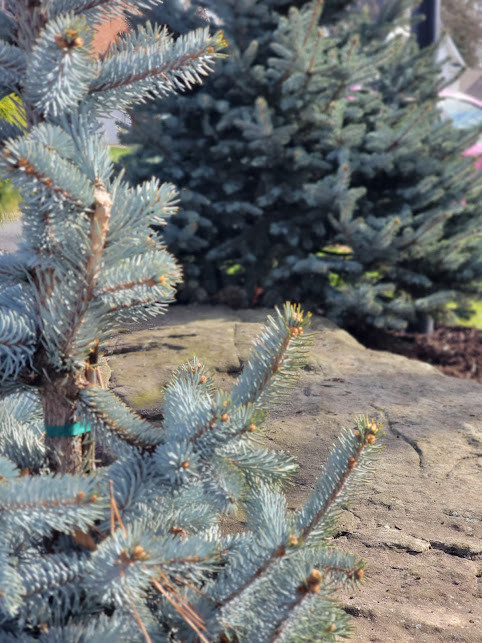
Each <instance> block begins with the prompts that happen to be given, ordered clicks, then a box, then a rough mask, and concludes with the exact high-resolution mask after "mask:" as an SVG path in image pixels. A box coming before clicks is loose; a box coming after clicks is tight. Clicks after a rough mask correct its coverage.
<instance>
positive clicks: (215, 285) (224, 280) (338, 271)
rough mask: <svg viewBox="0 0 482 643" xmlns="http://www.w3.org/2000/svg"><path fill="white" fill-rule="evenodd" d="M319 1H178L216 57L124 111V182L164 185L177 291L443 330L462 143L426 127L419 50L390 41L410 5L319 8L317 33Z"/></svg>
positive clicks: (464, 266)
mask: <svg viewBox="0 0 482 643" xmlns="http://www.w3.org/2000/svg"><path fill="white" fill-rule="evenodd" d="M181 4H182V6H184V7H185V6H186V5H185V3H181ZM322 4H323V3H322V2H321V0H319V1H315V2H297V3H288V2H285V1H284V0H268V1H266V2H257V1H254V0H245V1H243V2H234V1H230V0H227V1H226V2H224V1H223V2H217V1H215V0H211V1H210V2H209V3H207V2H206V3H201V2H199V3H198V2H191V3H189V6H188V8H187V10H186V11H187V13H186V23H187V24H189V23H190V21H191V20H199V19H200V18H201V17H204V19H205V20H210V21H211V22H212V23H214V24H218V25H221V26H222V28H223V29H224V31H225V34H226V38H227V40H228V43H229V54H230V55H229V57H228V58H227V59H226V61H224V62H223V63H222V64H221V65H220V66H219V68H218V71H217V72H216V74H215V76H214V78H213V79H212V80H211V82H210V83H209V84H207V85H206V86H205V87H203V88H198V89H196V90H195V91H193V92H190V93H188V94H186V95H185V96H183V97H182V98H181V99H180V100H178V101H176V103H175V104H174V103H171V104H169V103H163V104H160V103H158V102H156V101H149V102H147V103H146V104H145V105H144V106H142V107H139V108H137V109H136V111H135V114H134V126H133V128H132V129H131V130H130V131H129V132H128V134H127V135H126V137H125V141H126V142H129V143H136V144H139V147H138V149H137V152H136V154H134V155H133V156H132V157H130V158H129V157H125V162H126V164H128V165H127V167H128V173H129V176H130V178H131V180H132V181H133V182H136V181H138V180H140V179H141V178H143V177H145V176H147V175H151V174H152V173H155V174H157V173H160V172H162V173H166V172H167V176H168V177H169V178H171V179H172V180H175V181H177V182H178V184H179V185H180V186H181V187H182V190H181V213H180V215H179V216H178V217H176V219H174V220H172V221H171V222H169V224H168V226H167V228H166V230H165V239H166V242H167V244H168V247H169V248H171V249H172V250H173V251H174V252H175V254H176V256H177V257H178V258H179V259H180V261H181V263H182V264H183V267H184V271H185V286H184V289H183V291H182V296H183V297H184V298H185V299H188V300H206V299H213V298H214V300H218V301H228V303H233V304H237V305H246V304H248V305H249V304H255V303H263V304H269V305H271V304H273V303H275V302H279V301H283V300H284V299H285V298H291V299H293V300H298V301H303V302H305V303H306V304H307V305H309V306H310V307H312V308H318V309H320V308H321V309H322V310H323V311H324V312H325V314H327V315H329V316H330V317H332V318H334V319H335V320H336V321H338V322H341V323H343V324H345V325H360V324H362V325H363V324H368V325H375V326H378V327H396V328H399V327H405V326H406V325H407V323H408V322H415V321H416V320H417V318H418V317H419V316H426V315H429V314H431V315H434V316H436V317H437V318H439V319H443V318H446V317H447V315H448V314H449V313H448V311H447V308H446V303H447V302H448V301H456V302H457V305H458V310H457V312H458V313H459V314H461V315H464V314H466V313H467V309H468V307H469V304H470V301H471V299H474V298H478V297H479V295H480V284H481V275H482V262H481V237H480V230H481V229H482V213H481V209H480V194H481V191H482V181H480V175H479V176H478V175H476V173H475V172H474V169H473V166H472V163H471V161H470V160H469V159H464V158H462V157H461V153H462V152H463V150H464V149H465V148H466V147H468V145H469V144H471V143H472V142H473V141H474V138H475V136H476V135H475V134H474V133H470V132H469V133H467V134H461V133H460V131H455V130H454V129H453V128H452V126H451V125H450V124H449V123H447V122H444V121H443V120H442V118H441V116H440V113H439V110H438V108H437V105H436V102H437V92H438V91H439V89H440V88H441V86H442V80H441V78H440V75H439V73H438V69H437V67H436V66H435V64H434V63H433V52H432V51H424V52H420V51H418V49H417V46H416V44H415V41H414V38H413V37H407V35H403V34H404V33H405V34H407V33H408V32H407V29H406V28H407V24H406V17H405V16H407V15H410V13H409V12H408V14H407V11H406V9H407V8H410V7H412V6H413V2H411V1H404V2H388V3H387V4H386V5H385V6H384V10H383V11H382V12H381V13H379V14H378V17H377V18H376V20H374V19H373V17H372V14H371V12H370V11H368V10H365V9H363V7H362V8H361V9H359V7H360V5H361V4H363V3H357V4H356V5H355V6H352V5H350V6H347V3H346V2H337V1H336V0H333V1H332V2H330V3H329V5H328V9H329V14H328V15H329V18H330V20H332V21H333V22H326V23H324V22H323V20H322ZM206 5H207V6H208V7H209V11H210V13H209V12H206V11H204V10H203V9H202V10H201V9H200V7H201V6H206ZM170 6H171V5H170ZM178 8H179V7H178ZM161 11H162V10H161ZM155 15H156V14H155ZM161 18H164V19H166V16H161ZM176 20H177V25H178V26H177V28H178V29H180V27H179V23H180V18H179V15H178V14H176ZM403 26H405V32H403V29H402V27H403ZM396 28H397V29H396Z"/></svg>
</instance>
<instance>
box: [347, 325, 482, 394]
mask: <svg viewBox="0 0 482 643" xmlns="http://www.w3.org/2000/svg"><path fill="white" fill-rule="evenodd" d="M350 332H351V333H352V335H354V337H356V339H357V340H358V341H359V342H360V343H362V344H363V345H364V346H366V347H367V348H372V349H375V350H384V351H389V352H391V353H397V354H399V355H405V356H406V357H410V358H413V359H419V360H421V361H423V362H428V363H429V364H433V366H436V367H437V368H439V369H440V370H441V371H442V372H443V373H445V374H446V375H452V376H453V377H460V378H463V379H474V380H477V381H479V382H482V330H478V329H477V328H466V327H464V326H440V327H438V328H436V329H435V330H434V332H433V333H431V334H430V335H425V334H423V333H407V332H405V331H395V330H392V331H381V330H370V331H366V330H365V331H363V332H359V331H357V330H356V329H350Z"/></svg>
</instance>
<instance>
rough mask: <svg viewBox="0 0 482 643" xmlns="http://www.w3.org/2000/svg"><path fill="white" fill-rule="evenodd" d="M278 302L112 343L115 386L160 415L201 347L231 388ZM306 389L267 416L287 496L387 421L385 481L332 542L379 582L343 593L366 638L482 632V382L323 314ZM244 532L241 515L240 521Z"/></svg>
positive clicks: (183, 317)
mask: <svg viewBox="0 0 482 643" xmlns="http://www.w3.org/2000/svg"><path fill="white" fill-rule="evenodd" d="M268 313H269V311H265V310H254V311H253V310H248V311H245V310H242V311H233V310H230V309H227V308H224V307H195V306H174V307H172V308H171V309H170V310H169V312H168V313H167V314H166V315H165V316H164V317H162V318H159V319H158V320H155V321H154V322H153V323H149V324H138V325H129V326H125V328H123V329H119V330H118V331H116V332H114V333H113V335H112V338H111V339H110V340H109V341H108V342H107V344H106V349H107V350H106V352H107V356H108V360H109V364H110V366H111V368H112V372H113V374H112V378H111V386H112V387H113V388H114V390H115V391H116V392H117V393H118V394H119V395H120V396H121V397H123V398H124V399H126V400H127V401H128V402H129V403H130V404H131V405H132V406H134V407H135V408H137V409H139V410H142V411H144V412H146V415H147V416H151V417H153V418H155V417H156V414H157V413H158V412H159V404H160V401H161V399H162V390H163V386H165V384H166V383H167V382H168V380H169V377H170V376H171V374H172V372H173V371H174V370H175V368H176V366H178V365H179V364H181V363H182V362H184V361H186V360H188V359H191V358H192V357H193V355H196V356H197V357H199V358H200V359H202V360H203V361H205V362H206V364H207V365H208V367H209V368H210V370H211V372H212V374H213V376H214V379H215V380H216V382H217V384H218V385H219V387H221V388H226V389H229V388H230V387H231V386H232V384H233V380H234V378H235V377H237V375H238V373H239V371H240V368H241V367H242V364H243V363H244V362H245V361H246V359H247V356H248V353H249V349H250V346H251V343H252V341H253V340H254V338H255V337H256V336H257V335H258V333H259V332H260V330H261V327H262V322H263V321H264V319H265V318H266V315H267V314H268ZM312 331H313V333H314V345H313V348H312V351H311V353H310V356H309V358H308V363H307V365H306V367H305V370H303V371H302V372H301V376H300V380H299V386H298V387H297V388H296V389H295V390H293V393H292V395H291V396H290V397H289V398H288V399H287V401H286V403H284V404H283V405H282V406H278V407H275V408H274V409H273V410H271V412H270V416H269V418H268V427H269V432H268V444H269V445H270V446H272V447H273V448H282V449H284V450H286V451H288V452H289V453H291V454H292V455H294V456H296V458H297V460H298V462H299V464H300V470H299V472H298V474H297V475H296V477H295V480H294V482H295V485H294V486H292V487H288V489H287V495H288V504H289V506H290V507H292V508H295V507H298V506H300V505H301V504H302V503H303V502H304V500H305V499H306V497H307V495H308V493H309V492H310V489H311V487H312V485H313V483H314V481H315V480H316V478H317V477H318V473H319V471H320V469H321V466H322V464H323V462H324V461H325V460H326V457H327V454H328V452H329V450H330V447H331V445H332V443H333V442H334V440H335V438H336V436H337V434H338V433H339V431H340V429H341V428H342V427H343V426H351V425H352V424H353V419H354V417H355V416H357V415H369V416H370V417H373V418H375V419H377V420H378V421H381V422H383V424H384V430H385V433H386V435H385V437H384V438H383V440H384V444H385V446H386V449H385V450H384V452H383V455H382V456H381V459H380V461H379V464H378V466H377V470H376V474H375V477H374V479H373V480H372V481H370V482H369V483H368V484H367V485H366V486H365V487H364V488H363V489H362V491H361V494H360V496H359V499H358V501H357V502H356V503H355V504H353V505H352V506H351V507H349V508H348V510H346V511H344V512H343V514H342V516H341V519H340V522H339V524H338V535H337V536H336V538H335V543H336V545H337V546H340V547H342V548H344V549H346V550H348V551H352V552H356V553H358V554H360V555H361V556H362V557H363V558H364V559H365V560H366V562H367V576H368V577H369V582H368V583H367V584H366V586H365V587H364V588H363V589H362V590H361V591H356V592H354V593H344V594H342V595H341V597H340V599H341V602H342V605H343V606H344V607H345V609H346V610H347V611H348V612H349V613H350V614H352V615H353V616H354V618H353V622H354V627H355V636H354V640H355V641H357V643H365V642H373V643H375V642H379V643H389V642H391V641H419V642H421V643H431V642H435V641H437V642H444V643H445V642H446V641H450V642H452V641H454V642H460V643H480V641H481V640H482V635H481V631H482V600H481V599H482V388H481V385H480V384H479V383H477V382H474V381H467V380H461V379H454V378H451V377H447V376H445V375H442V374H441V373H440V372H439V371H437V370H436V369H435V368H434V367H432V366H430V365H428V364H424V363H422V362H417V361H415V360H409V359H407V358H405V357H401V356H398V355H392V354H390V353H385V352H377V351H370V350H367V349H365V348H364V347H363V346H361V345H360V344H359V343H358V342H356V341H355V340H354V339H353V338H352V337H351V336H350V335H348V334H347V333H346V332H345V331H343V330H341V329H339V328H338V327H337V326H336V325H334V324H332V323H331V322H329V321H327V320H325V319H323V318H320V317H315V318H314V320H313V324H312ZM230 526H231V528H235V527H236V525H235V524H231V525H230Z"/></svg>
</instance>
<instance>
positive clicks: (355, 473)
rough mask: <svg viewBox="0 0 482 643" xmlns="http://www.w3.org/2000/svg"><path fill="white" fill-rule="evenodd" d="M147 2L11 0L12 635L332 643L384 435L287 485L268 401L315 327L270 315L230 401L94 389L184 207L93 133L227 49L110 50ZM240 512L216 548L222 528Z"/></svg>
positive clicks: (147, 312)
mask: <svg viewBox="0 0 482 643" xmlns="http://www.w3.org/2000/svg"><path fill="white" fill-rule="evenodd" d="M153 4H155V2H151V1H150V0H43V1H39V0H16V2H14V3H11V4H10V7H9V9H11V10H9V11H2V12H0V35H1V40H0V69H1V85H2V86H1V91H2V93H3V94H7V93H14V94H15V95H16V96H17V97H18V98H19V99H20V100H21V103H22V105H23V108H24V110H25V116H26V118H25V122H24V123H21V122H20V121H18V122H13V123H12V122H8V121H3V122H1V123H0V136H1V139H2V152H1V161H0V166H1V172H2V174H4V175H5V176H7V177H8V178H9V180H11V181H12V182H13V184H14V185H15V186H16V187H17V188H18V189H19V190H20V191H21V194H22V204H21V207H22V212H23V239H22V242H21V244H20V247H19V248H18V250H17V251H16V252H15V253H12V254H8V253H3V254H0V283H1V291H0V532H1V534H2V539H1V542H0V640H1V641H2V643H9V642H10V641H22V642H23V643H24V642H26V641H44V642H55V641H62V642H63V641H78V642H81V641H84V642H85V643H87V642H89V643H93V642H95V641H99V642H100V641H102V642H105V641H115V642H116V643H117V642H118V641H129V642H132V641H193V642H194V641H203V642H206V641H248V642H251V641H259V642H265V641H266V642H268V641H273V640H275V639H276V640H279V641H302V640H305V641H306V640H309V641H322V640H326V641H333V640H334V639H335V637H337V636H346V635H347V634H348V633H349V629H350V628H349V623H348V620H347V615H346V614H345V612H343V611H342V610H341V609H340V608H338V607H337V606H336V603H334V601H333V598H334V593H335V591H336V589H337V588H338V587H340V586H351V585H355V584H357V583H359V581H360V580H361V579H362V578H363V574H364V572H363V562H362V561H361V560H359V559H358V558H357V557H356V556H353V555H350V554H347V553H344V552H342V551H338V550H337V549H335V548H334V547H333V546H332V542H331V541H330V540H329V537H330V534H332V533H333V521H334V519H335V518H336V515H337V512H338V511H339V509H340V508H341V507H342V506H343V505H344V504H345V503H346V502H347V501H349V500H350V498H352V496H353V495H354V494H355V492H356V491H357V490H359V488H360V485H361V484H362V482H363V481H364V480H365V479H366V477H367V475H368V474H369V473H370V472H371V470H372V462H373V459H374V457H375V455H376V453H377V451H378V448H379V447H378V444H377V439H376V438H377V433H378V432H379V426H378V425H377V424H376V423H375V422H373V421H372V422H369V421H368V420H366V419H360V420H358V421H357V422H356V424H355V426H354V427H353V428H351V429H346V430H344V431H343V432H342V434H341V436H340V438H339V440H338V442H337V444H336V445H335V447H334V449H333V451H332V453H331V455H330V457H329V459H328V461H327V463H326V465H325V468H324V470H323V472H322V475H321V477H320V479H319V481H318V483H317V484H316V485H315V486H314V489H313V491H312V493H311V495H310V497H309V498H308V500H307V503H306V505H305V506H304V507H303V508H301V509H300V510H298V511H296V512H289V511H288V510H287V506H286V501H285V497H284V495H283V493H282V491H281V487H282V484H283V482H284V481H285V480H286V479H287V478H288V477H289V476H290V474H291V473H292V472H293V471H294V469H295V464H294V462H293V460H292V459H291V458H290V457H289V456H287V455H285V454H284V453H277V452H273V451H270V450H267V449H266V448H264V447H263V446H262V444H260V438H259V435H260V434H261V435H262V423H263V420H264V418H265V415H266V410H265V409H266V406H267V404H268V403H269V402H271V401H274V400H275V399H276V397H277V396H278V395H280V394H284V393H285V391H286V388H287V387H289V386H291V385H292V384H293V381H294V378H295V375H296V370H297V369H298V368H299V367H300V365H301V364H302V363H303V355H304V351H305V347H306V346H307V344H308V343H309V338H307V336H306V334H305V333H304V330H305V328H306V326H307V323H308V318H307V317H306V316H304V315H303V313H302V311H301V309H300V308H299V307H298V306H293V305H290V304H286V305H285V306H284V308H283V309H282V310H281V311H277V312H276V314H275V315H274V316H273V317H271V318H269V320H268V322H267V325H266V327H265V330H264V331H263V333H262V334H261V335H260V337H259V338H258V340H257V342H256V343H255V345H254V347H253V350H252V353H251V357H250V359H249V361H248V363H247V364H246V366H245V368H244V370H243V372H242V374H241V375H240V376H239V378H238V380H237V381H236V383H235V384H234V386H233V388H232V390H231V391H230V393H229V394H227V393H224V392H220V391H217V390H215V389H214V387H213V383H212V380H211V378H210V376H209V373H207V372H206V369H205V367H204V366H203V365H202V364H201V363H199V362H198V361H197V360H195V359H194V360H193V361H192V362H191V363H189V364H187V365H185V366H183V367H182V368H180V369H179V370H178V371H177V373H176V374H175V376H174V377H173V379H172V381H171V382H170V384H169V385H168V386H167V388H166V391H165V396H164V399H163V421H162V424H161V425H160V426H154V425H151V424H149V423H148V422H147V421H146V420H145V419H143V418H142V417H140V416H139V415H137V414H136V413H134V412H133V411H132V410H130V409H129V408H128V407H127V406H126V405H124V404H123V403H122V402H121V400H120V399H118V398H117V397H116V396H115V395H113V394H112V393H111V392H110V391H109V390H106V389H105V388H103V387H102V386H101V385H100V384H101V382H100V379H101V378H100V375H99V365H98V362H99V345H100V344H101V342H102V340H103V338H104V336H105V335H106V333H108V332H109V329H112V328H113V327H115V326H116V325H117V324H119V323H120V322H121V321H122V320H126V319H127V320H129V321H132V320H136V319H143V318H145V317H149V316H153V315H157V314H159V313H161V312H163V311H164V310H165V309H166V306H167V304H168V302H170V301H172V299H173V296H174V291H175V287H176V285H177V284H178V283H179V281H180V277H181V275H180V269H179V266H178V264H177V263H176V262H175V260H174V259H173V257H172V256H171V255H170V254H169V252H167V250H166V249H165V247H164V245H163V243H162V241H160V240H159V239H158V238H152V237H151V235H150V226H152V225H154V224H162V223H163V222H164V220H165V219H166V218H167V217H169V216H171V215H172V214H174V212H175V210H176V205H175V204H176V199H177V196H176V189H175V187H174V186H173V185H171V184H170V183H160V182H159V181H158V180H157V179H153V180H149V181H147V182H145V183H142V184H141V185H139V186H138V187H136V188H131V187H129V186H128V185H127V184H126V183H125V181H124V180H123V178H122V176H116V175H115V173H114V171H113V166H112V163H111V161H110V159H109V153H108V147H107V145H106V142H105V140H104V138H103V136H102V134H101V133H100V132H99V128H98V126H97V124H96V123H97V119H98V117H99V116H101V115H105V114H108V113H109V112H110V110H112V109H114V108H120V109H127V108H130V107H131V106H132V105H133V104H134V103H135V102H137V101H139V100H142V99H145V98H146V97H147V96H152V95H154V96H159V97H160V96H164V95H166V94H169V93H172V92H174V91H179V90H183V89H186V88H188V87H190V86H191V85H193V84H197V83H199V82H200V81H201V79H202V77H204V75H205V74H206V73H207V72H208V71H209V70H210V69H211V68H212V66H213V63H214V61H215V59H216V58H217V57H219V56H220V55H222V54H221V53H220V52H221V51H222V49H223V48H224V40H223V36H222V34H221V33H219V32H218V33H214V34H211V33H209V31H208V30H207V29H199V30H197V31H194V32H190V33H187V34H185V35H183V36H180V37H178V38H177V39H175V38H173V37H172V36H170V35H169V34H168V32H167V31H166V29H165V28H164V27H158V26H151V25H148V26H147V27H145V28H143V27H139V28H137V29H135V30H133V31H132V32H131V33H128V34H124V35H122V36H120V37H119V39H118V42H117V43H116V44H114V45H113V46H112V47H110V49H109V51H108V52H107V54H106V55H104V56H103V57H102V58H101V59H97V58H96V56H95V55H94V53H93V50H92V36H93V26H94V25H99V24H101V25H102V24H103V22H105V21H106V20H108V19H109V18H112V17H113V16H116V15H121V14H123V13H127V14H129V13H130V14H137V13H138V12H139V11H140V10H142V9H145V8H147V7H149V6H150V5H153ZM236 511H242V512H244V515H245V517H246V525H247V526H246V529H245V530H244V531H243V532H241V533H238V534H236V535H231V536H229V535H225V534H223V533H222V531H221V530H220V528H219V525H218V522H219V517H220V516H221V515H222V514H225V513H228V512H231V513H232V512H236Z"/></svg>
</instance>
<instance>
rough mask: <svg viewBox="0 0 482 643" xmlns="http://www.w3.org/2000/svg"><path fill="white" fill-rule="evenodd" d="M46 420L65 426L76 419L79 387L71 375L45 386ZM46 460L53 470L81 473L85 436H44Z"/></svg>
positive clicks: (52, 423) (48, 422)
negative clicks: (83, 437) (83, 439)
mask: <svg viewBox="0 0 482 643" xmlns="http://www.w3.org/2000/svg"><path fill="white" fill-rule="evenodd" d="M42 393H43V395H42V401H43V408H44V422H45V424H49V425H54V426H63V425H65V424H73V423H74V422H75V411H76V407H77V402H76V399H75V398H76V393H77V387H76V385H75V382H74V381H73V379H72V378H69V377H68V376H67V377H65V378H63V379H62V380H54V381H52V382H49V383H48V384H45V385H44V386H43V387H42ZM45 448H46V451H47V460H48V463H49V467H50V469H51V471H55V472H58V473H79V472H80V471H82V436H81V435H74V436H69V437H60V438H58V437H50V436H48V435H46V436H45Z"/></svg>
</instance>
